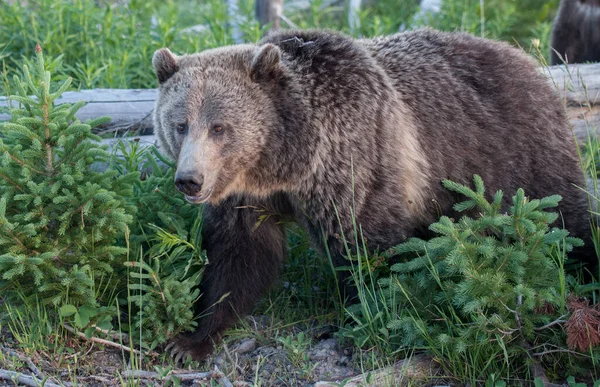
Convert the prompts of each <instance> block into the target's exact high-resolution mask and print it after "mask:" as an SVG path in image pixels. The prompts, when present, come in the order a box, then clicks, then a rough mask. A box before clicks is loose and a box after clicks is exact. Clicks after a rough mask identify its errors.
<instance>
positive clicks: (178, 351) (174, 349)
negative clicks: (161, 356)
mask: <svg viewBox="0 0 600 387" xmlns="http://www.w3.org/2000/svg"><path fill="white" fill-rule="evenodd" d="M165 352H167V353H168V354H169V355H170V356H171V357H172V358H173V361H174V362H175V364H180V363H183V362H184V361H185V359H186V358H187V357H188V356H190V357H192V354H191V352H190V351H189V350H187V349H185V348H183V347H182V346H180V345H179V344H178V343H177V340H173V341H171V342H170V343H169V344H168V345H167V346H166V347H165Z"/></svg>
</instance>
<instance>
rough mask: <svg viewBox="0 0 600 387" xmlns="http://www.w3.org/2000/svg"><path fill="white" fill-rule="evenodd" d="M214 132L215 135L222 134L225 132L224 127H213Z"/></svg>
mask: <svg viewBox="0 0 600 387" xmlns="http://www.w3.org/2000/svg"><path fill="white" fill-rule="evenodd" d="M213 131H214V132H215V133H221V132H222V131H223V127H222V126H221V125H215V126H213Z"/></svg>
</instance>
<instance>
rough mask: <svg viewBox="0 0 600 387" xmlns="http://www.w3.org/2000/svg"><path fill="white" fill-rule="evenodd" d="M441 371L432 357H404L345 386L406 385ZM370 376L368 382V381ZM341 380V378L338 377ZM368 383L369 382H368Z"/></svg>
mask: <svg viewBox="0 0 600 387" xmlns="http://www.w3.org/2000/svg"><path fill="white" fill-rule="evenodd" d="M438 372H439V367H438V366H437V364H436V363H435V362H433V359H431V357H429V356H426V355H417V356H414V357H412V358H408V359H403V360H400V361H399V362H397V363H396V364H394V365H393V366H389V367H385V368H382V369H379V370H374V371H370V372H367V373H364V374H361V375H358V376H355V377H353V378H351V379H349V380H347V381H346V382H345V383H344V387H359V386H362V387H364V386H367V385H368V386H369V387H380V386H381V387H384V386H390V385H394V386H406V385H408V384H409V383H410V384H413V383H415V382H417V381H425V380H431V379H432V378H433V377H435V376H436V375H437V374H438ZM367 378H368V382H367ZM336 380H339V379H336ZM366 383H368V384H366ZM337 386H339V384H338V383H335V382H330V381H321V382H317V383H316V384H315V385H314V387H337Z"/></svg>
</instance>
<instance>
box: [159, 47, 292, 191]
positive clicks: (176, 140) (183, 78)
mask: <svg viewBox="0 0 600 387" xmlns="http://www.w3.org/2000/svg"><path fill="white" fill-rule="evenodd" d="M152 64H153V66H154V70H155V72H156V76H157V78H158V82H159V85H160V87H159V96H158V100H157V103H156V107H155V109H154V131H155V134H156V135H157V137H158V141H159V146H160V149H161V152H163V153H164V154H166V155H167V156H169V157H170V158H172V159H173V160H174V161H176V162H177V172H176V176H175V183H176V186H177V188H178V189H179V190H180V191H181V192H183V193H184V194H185V195H186V199H187V200H188V201H189V202H192V203H201V202H211V203H217V202H218V201H220V200H221V199H223V198H225V197H226V196H228V195H229V194H232V193H256V194H259V195H260V194H261V192H260V191H261V188H260V186H261V184H260V182H258V181H257V180H260V179H257V178H256V176H254V175H253V173H252V170H253V169H256V167H257V163H258V162H259V160H260V159H261V158H264V150H265V145H266V143H267V141H269V137H271V138H272V137H273V133H274V132H273V130H274V128H277V127H280V126H281V118H280V117H279V114H278V113H277V112H276V111H277V109H276V108H275V107H274V105H275V104H276V101H275V99H276V98H274V93H275V91H274V90H275V89H274V88H276V85H277V83H278V79H280V78H281V77H282V76H283V71H284V68H283V65H282V63H281V51H280V49H279V47H277V46H275V45H272V44H264V45H260V46H257V45H238V46H230V47H225V48H219V49H213V50H206V51H203V52H201V53H198V54H193V55H183V56H177V55H175V54H173V53H172V52H171V51H169V50H168V49H167V48H163V49H160V50H158V51H156V52H155V53H154V57H153V58H152ZM263 186H264V184H263ZM275 188H276V187H275ZM262 194H268V192H262Z"/></svg>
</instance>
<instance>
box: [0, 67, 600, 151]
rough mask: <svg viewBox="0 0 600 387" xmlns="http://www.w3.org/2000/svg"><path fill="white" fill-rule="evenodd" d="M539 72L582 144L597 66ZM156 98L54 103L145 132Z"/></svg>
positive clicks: (598, 108) (132, 94)
mask: <svg viewBox="0 0 600 387" xmlns="http://www.w3.org/2000/svg"><path fill="white" fill-rule="evenodd" d="M540 71H542V72H543V73H544V74H545V75H546V76H548V80H549V82H551V83H552V84H553V85H554V86H555V87H556V90H557V92H558V93H559V94H560V96H561V98H562V99H563V101H564V102H565V104H566V106H567V114H568V117H569V119H570V121H571V123H572V125H573V130H574V132H575V135H576V137H577V139H578V140H579V141H585V140H586V139H587V138H588V135H589V134H591V135H596V134H597V133H598V130H599V129H600V63H598V64H584V65H570V66H568V67H565V66H552V67H549V68H543V69H541V70H540ZM157 95H158V94H157V91H156V90H155V89H148V90H122V89H121V90H120V89H96V90H83V91H79V92H66V93H64V94H63V96H62V98H60V99H59V100H57V103H65V102H69V103H73V102H76V101H79V100H84V101H87V102H88V104H87V105H86V106H84V107H83V108H82V109H81V110H79V112H78V114H77V117H78V118H79V119H80V120H82V121H85V120H86V119H90V118H95V117H99V116H110V117H112V122H111V124H109V125H108V126H107V127H106V129H107V130H113V131H115V130H118V129H125V128H127V129H147V128H151V127H152V120H151V115H152V110H153V109H154V103H155V100H156V97H157ZM0 106H7V102H6V98H4V97H0ZM8 119H9V116H8V114H4V113H1V114H0V121H2V120H8ZM142 138H143V141H144V142H146V143H153V142H154V138H153V137H147V136H144V137H142ZM109 141H112V140H109Z"/></svg>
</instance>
